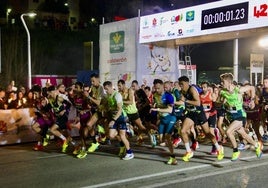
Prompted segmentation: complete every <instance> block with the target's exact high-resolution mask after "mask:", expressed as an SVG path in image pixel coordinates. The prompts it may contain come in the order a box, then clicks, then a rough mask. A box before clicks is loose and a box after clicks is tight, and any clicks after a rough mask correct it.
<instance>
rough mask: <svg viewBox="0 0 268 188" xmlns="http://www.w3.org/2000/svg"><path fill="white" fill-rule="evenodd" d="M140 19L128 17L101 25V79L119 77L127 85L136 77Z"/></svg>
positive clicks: (114, 79) (116, 78)
mask: <svg viewBox="0 0 268 188" xmlns="http://www.w3.org/2000/svg"><path fill="white" fill-rule="evenodd" d="M137 21H138V19H137V18H133V19H128V20H124V21H119V22H113V23H109V24H104V25H101V26H100V65H99V70H100V79H101V82H104V81H107V80H109V81H112V82H113V84H114V86H116V85H117V81H118V80H119V79H123V80H125V81H126V83H127V85H129V84H130V82H131V81H132V80H134V79H136V43H137V35H136V33H137V32H136V31H137V29H136V26H137V25H138V24H137Z"/></svg>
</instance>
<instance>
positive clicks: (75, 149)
mask: <svg viewBox="0 0 268 188" xmlns="http://www.w3.org/2000/svg"><path fill="white" fill-rule="evenodd" d="M80 152H81V148H80V146H76V147H75V148H74V151H73V154H74V155H77V154H79V153H80Z"/></svg>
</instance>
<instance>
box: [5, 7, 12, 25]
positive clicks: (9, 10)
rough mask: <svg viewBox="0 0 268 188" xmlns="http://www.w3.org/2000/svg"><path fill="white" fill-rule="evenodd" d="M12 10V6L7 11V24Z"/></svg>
mask: <svg viewBox="0 0 268 188" xmlns="http://www.w3.org/2000/svg"><path fill="white" fill-rule="evenodd" d="M11 11H12V9H11V8H8V9H7V12H6V14H7V15H6V17H7V25H8V16H9V14H10V12H11Z"/></svg>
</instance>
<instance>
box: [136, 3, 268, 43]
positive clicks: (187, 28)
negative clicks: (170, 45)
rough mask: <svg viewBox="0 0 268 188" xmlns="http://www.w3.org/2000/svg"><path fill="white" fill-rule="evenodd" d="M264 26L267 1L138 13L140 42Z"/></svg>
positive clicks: (205, 5) (266, 24)
mask: <svg viewBox="0 0 268 188" xmlns="http://www.w3.org/2000/svg"><path fill="white" fill-rule="evenodd" d="M267 26H268V2H267V0H251V1H245V0H236V1H233V0H224V1H217V2H213V3H208V4H203V5H198V6H193V7H187V8H183V9H177V10H173V11H168V12H163V13H159V14H153V15H148V16H142V17H141V18H140V35H139V42H140V43H149V42H156V41H163V40H171V39H180V38H187V37H194V36H201V35H208V34H215V33H223V32H231V31H239V30H246V29H254V28H260V27H267Z"/></svg>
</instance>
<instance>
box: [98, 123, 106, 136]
mask: <svg viewBox="0 0 268 188" xmlns="http://www.w3.org/2000/svg"><path fill="white" fill-rule="evenodd" d="M98 132H99V133H101V134H105V130H104V128H103V127H102V126H101V125H98Z"/></svg>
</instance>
